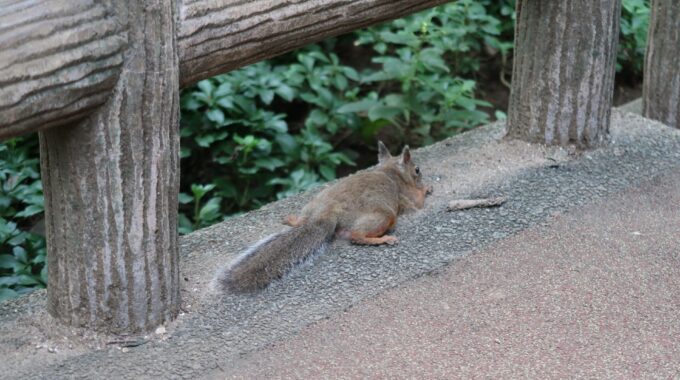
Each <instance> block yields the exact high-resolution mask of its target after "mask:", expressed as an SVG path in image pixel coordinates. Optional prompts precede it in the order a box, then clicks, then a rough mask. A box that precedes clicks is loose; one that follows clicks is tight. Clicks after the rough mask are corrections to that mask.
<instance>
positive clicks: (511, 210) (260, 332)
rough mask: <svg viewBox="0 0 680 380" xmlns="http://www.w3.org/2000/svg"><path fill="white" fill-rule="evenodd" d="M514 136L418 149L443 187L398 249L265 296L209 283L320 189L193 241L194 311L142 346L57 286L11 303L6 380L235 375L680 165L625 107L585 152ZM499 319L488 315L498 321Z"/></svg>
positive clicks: (190, 282) (338, 259)
mask: <svg viewBox="0 0 680 380" xmlns="http://www.w3.org/2000/svg"><path fill="white" fill-rule="evenodd" d="M502 134H503V130H502V126H500V125H492V126H489V127H485V128H481V129H478V130H475V131H472V132H470V133H466V134H464V135H462V136H460V137H457V138H454V139H451V140H448V141H445V142H442V143H439V144H436V145H434V146H431V147H428V148H425V149H422V150H419V151H418V152H417V153H416V155H415V158H416V160H417V162H418V163H419V165H420V166H421V167H422V168H423V169H424V170H426V171H425V175H426V178H427V179H429V180H430V181H432V182H434V184H435V194H434V196H433V197H432V199H430V200H429V201H428V204H427V207H426V208H425V209H424V210H423V211H421V212H419V213H417V214H413V215H410V216H408V217H406V218H404V219H403V220H402V219H400V220H399V222H398V225H397V227H396V231H395V235H397V236H399V238H400V244H399V245H398V246H396V247H389V248H386V247H357V246H351V245H348V244H346V243H343V242H339V243H336V244H334V246H333V247H332V248H331V250H330V251H329V253H328V254H326V255H324V256H322V257H319V258H318V259H317V260H315V262H314V263H313V265H308V266H306V267H305V268H302V269H300V270H298V271H295V272H294V273H293V274H292V275H291V276H289V277H288V278H287V279H286V280H284V281H281V282H278V283H276V284H274V285H273V286H272V287H270V288H269V289H268V290H267V291H265V292H262V293H260V294H257V295H253V296H234V295H226V296H220V295H215V294H211V293H210V292H207V291H206V289H208V284H209V282H210V279H211V277H212V274H213V273H214V271H215V269H216V268H217V267H218V266H219V265H222V264H223V263H225V262H227V261H228V260H229V259H230V258H231V257H234V256H235V255H236V254H237V253H238V251H239V250H240V249H242V248H243V247H244V246H246V245H247V244H248V243H250V242H253V241H255V240H257V239H258V238H260V237H262V236H264V235H267V234H269V233H271V232H274V231H277V230H279V229H281V228H282V227H281V226H280V225H279V224H278V222H279V220H280V219H281V218H282V217H283V216H284V215H285V214H287V213H289V212H291V211H293V210H296V209H299V207H300V206H301V204H302V203H304V201H305V199H307V198H308V197H309V196H311V194H304V195H302V196H299V197H294V198H292V199H288V200H285V201H282V202H276V203H274V204H271V205H268V206H266V207H264V208H262V209H260V210H258V211H256V212H253V213H249V214H247V215H244V216H241V217H238V218H234V219H231V220H230V221H227V222H225V223H222V224H220V225H217V226H213V227H211V228H207V229H204V230H202V231H199V232H197V233H194V234H191V235H189V236H187V237H185V238H183V239H182V241H181V255H182V261H183V262H182V275H183V277H185V284H184V288H183V299H184V309H185V310H186V313H184V314H183V315H182V316H181V317H180V318H179V319H178V321H177V322H175V323H173V324H172V325H169V326H166V332H162V331H161V332H160V333H159V334H149V335H148V336H146V337H135V339H141V341H143V342H144V344H142V345H139V346H136V347H129V348H121V347H120V346H119V345H107V344H106V343H107V342H108V341H110V340H111V338H110V337H101V336H85V337H83V335H84V334H83V333H82V332H79V331H64V329H59V328H56V327H55V326H54V324H52V323H51V321H50V319H49V317H47V316H46V315H45V313H44V310H43V308H44V293H37V294H34V295H31V296H29V297H25V298H24V299H22V300H19V301H17V302H12V303H6V304H3V305H0V331H2V333H0V355H1V356H2V357H3V359H4V360H3V362H2V363H0V369H2V371H0V378H26V379H30V378H100V377H104V376H106V377H109V378H158V377H161V378H197V377H200V376H207V377H224V376H228V375H229V374H230V373H232V374H235V373H237V372H232V371H237V370H239V369H241V368H248V367H247V366H248V363H249V361H252V360H256V359H253V358H254V357H251V356H249V355H258V353H257V351H258V350H261V349H263V348H265V347H267V346H269V345H271V344H273V343H277V342H283V341H285V340H287V339H291V338H292V339H298V338H295V337H296V335H298V334H299V333H300V332H301V331H302V332H303V333H304V331H306V330H308V329H316V328H318V326H319V325H318V323H319V321H322V320H325V319H328V318H334V316H337V315H338V314H339V313H342V312H343V311H344V310H348V309H350V308H352V307H353V306H355V305H363V304H361V302H362V301H364V300H366V302H369V301H370V300H371V299H375V298H376V297H381V294H389V293H385V291H387V290H389V289H391V288H394V287H396V286H399V288H400V289H401V288H409V287H410V286H411V285H412V284H414V282H413V280H414V279H418V278H421V277H423V276H425V275H433V274H436V273H438V272H440V271H442V270H444V269H443V268H445V267H446V266H451V267H453V266H457V265H458V263H460V261H457V260H460V258H461V257H467V259H465V260H472V261H474V259H475V257H476V256H477V255H472V256H468V255H469V254H470V253H473V252H478V251H483V250H485V249H487V248H488V247H490V246H491V245H493V244H502V243H503V242H504V241H506V240H511V239H515V238H517V236H518V234H522V233H523V232H522V231H525V230H527V229H532V228H536V227H537V226H540V225H541V224H544V223H546V221H548V220H552V219H551V218H556V217H559V215H560V214H563V213H567V212H570V211H571V210H574V209H575V208H577V207H579V206H582V205H585V204H597V203H598V202H603V201H605V200H607V199H609V198H611V197H614V196H617V194H619V193H621V192H623V191H632V189H635V188H636V187H637V186H641V185H642V184H644V183H645V182H646V181H648V180H649V179H650V178H653V177H656V176H659V175H664V174H668V173H675V170H677V169H680V131H677V130H673V129H670V128H668V127H665V126H663V125H661V124H658V123H655V122H652V121H649V120H646V119H644V118H642V117H639V116H636V115H634V114H630V113H625V112H621V111H615V112H614V114H613V120H612V142H611V144H609V145H608V146H607V147H604V148H602V149H599V150H596V151H593V152H587V153H584V154H581V155H574V154H571V153H570V152H568V151H564V150H560V149H552V148H551V149H546V148H543V147H538V146H532V145H528V144H525V143H520V142H516V141H514V142H513V141H500V140H499V139H500V137H501V136H502ZM668 175H670V174H668ZM483 195H506V196H507V197H508V202H507V203H506V204H505V205H503V206H502V207H500V208H497V209H476V210H469V211H465V212H459V213H455V214H452V213H447V212H445V211H444V210H445V207H446V204H447V203H448V201H449V200H451V199H452V198H454V197H456V198H462V197H470V196H483ZM563 248H564V247H563ZM564 249H566V248H564ZM520 267H521V266H520ZM461 268H462V269H461V270H464V269H465V268H466V266H463V267H461ZM471 275H472V277H474V275H473V274H471ZM417 281H418V280H417ZM417 281H416V282H417ZM420 281H422V280H420ZM458 284H459V285H460V286H464V285H465V284H464V283H458ZM506 284H508V285H507V286H508V287H510V286H511V284H512V283H511V282H507V283H506ZM414 292H415V290H414ZM417 305H418V304H417V303H414V307H417ZM487 317H488V320H487V322H489V323H490V322H492V321H494V320H493V319H492V318H491V317H492V316H491V315H489V316H485V318H487ZM315 323H317V325H314V324H315ZM321 323H322V324H323V322H321ZM310 325H314V326H313V327H308V326H310ZM55 331H56V333H55ZM555 331H556V332H557V331H558V330H555ZM334 343H335V342H333V344H334ZM329 344H330V341H329ZM494 344H496V343H494ZM50 349H52V350H53V351H56V352H54V353H51V352H49V350H50ZM548 365H549V363H548V364H546V366H548ZM376 374H377V372H376Z"/></svg>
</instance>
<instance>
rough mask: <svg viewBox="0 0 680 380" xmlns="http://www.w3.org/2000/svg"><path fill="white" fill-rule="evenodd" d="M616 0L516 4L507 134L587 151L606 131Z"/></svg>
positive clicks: (618, 5) (618, 7)
mask: <svg viewBox="0 0 680 380" xmlns="http://www.w3.org/2000/svg"><path fill="white" fill-rule="evenodd" d="M620 13H621V0H573V1H541V0H518V2H517V25H516V29H515V60H514V67H513V74H512V88H511V95H510V104H509V110H508V135H509V136H510V137H515V138H520V139H523V140H527V141H532V142H541V143H545V144H561V145H564V144H570V143H574V144H577V145H579V146H584V147H587V146H592V145H596V144H598V143H599V142H601V141H603V140H605V139H606V137H607V133H608V131H609V118H610V114H611V107H612V98H613V93H614V72H615V64H616V48H617V43H618V42H617V41H618V34H619V17H620Z"/></svg>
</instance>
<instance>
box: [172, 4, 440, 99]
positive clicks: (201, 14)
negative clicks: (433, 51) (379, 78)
mask: <svg viewBox="0 0 680 380" xmlns="http://www.w3.org/2000/svg"><path fill="white" fill-rule="evenodd" d="M446 2H447V1H446V0H330V1H329V0H288V1H278V0H277V1H273V0H248V1H243V0H238V1H236V0H213V1H200V0H180V5H179V9H180V12H179V26H178V44H179V56H180V72H181V75H180V81H181V83H180V86H181V87H184V86H186V85H190V84H192V83H194V82H196V81H199V80H201V79H205V78H209V77H211V76H213V75H216V74H220V73H224V72H227V71H230V70H233V69H236V68H239V67H241V66H245V65H247V64H250V63H255V62H258V61H261V60H263V59H267V58H271V57H274V56H276V55H279V54H282V53H285V52H288V51H291V50H294V49H296V48H300V47H302V46H305V45H307V44H310V43H312V42H317V41H321V40H323V39H324V38H328V37H331V36H335V35H339V34H342V33H347V32H351V31H353V30H355V29H359V28H362V27H366V26H370V25H373V24H377V23H380V22H383V21H387V20H391V19H395V18H399V17H402V16H406V15H408V14H411V13H414V12H417V11H419V10H422V9H426V8H430V7H433V6H435V5H439V4H443V3H446Z"/></svg>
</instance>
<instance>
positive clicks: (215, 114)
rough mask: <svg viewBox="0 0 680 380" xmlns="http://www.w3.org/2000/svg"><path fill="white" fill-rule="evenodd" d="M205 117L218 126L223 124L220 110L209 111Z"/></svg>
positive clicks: (222, 115) (222, 113) (222, 114)
mask: <svg viewBox="0 0 680 380" xmlns="http://www.w3.org/2000/svg"><path fill="white" fill-rule="evenodd" d="M205 116H206V117H207V118H208V120H210V121H212V122H214V123H216V124H218V125H220V124H222V123H224V112H222V110H221V109H219V108H213V109H211V110H210V111H208V112H206V113H205Z"/></svg>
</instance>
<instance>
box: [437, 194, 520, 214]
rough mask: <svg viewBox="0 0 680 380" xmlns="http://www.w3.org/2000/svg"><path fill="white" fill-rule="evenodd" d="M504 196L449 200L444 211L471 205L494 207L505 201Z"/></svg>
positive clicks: (456, 209)
mask: <svg viewBox="0 0 680 380" xmlns="http://www.w3.org/2000/svg"><path fill="white" fill-rule="evenodd" d="M505 200H506V198H505V197H495V198H485V199H456V200H453V201H451V202H449V205H448V207H446V211H458V210H465V209H468V208H473V207H495V206H500V205H502V204H503V203H505Z"/></svg>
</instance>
